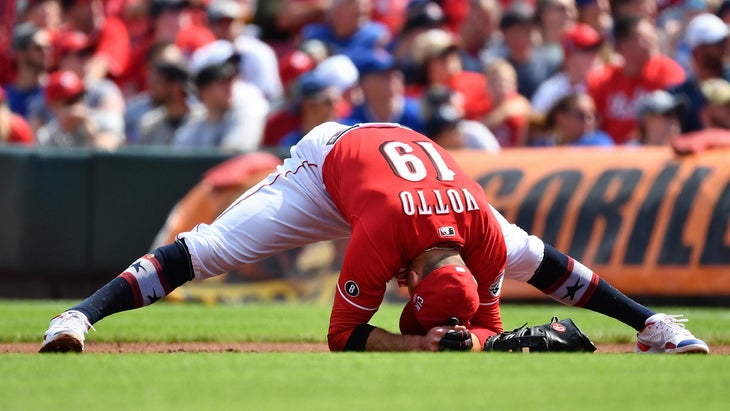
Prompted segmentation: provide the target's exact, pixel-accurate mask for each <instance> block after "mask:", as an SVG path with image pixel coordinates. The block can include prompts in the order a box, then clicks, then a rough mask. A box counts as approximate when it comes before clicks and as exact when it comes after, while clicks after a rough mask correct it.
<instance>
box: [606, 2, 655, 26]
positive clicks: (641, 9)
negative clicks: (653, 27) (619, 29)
mask: <svg viewBox="0 0 730 411" xmlns="http://www.w3.org/2000/svg"><path fill="white" fill-rule="evenodd" d="M609 4H610V8H611V14H613V18H614V19H616V18H617V17H620V16H626V15H632V14H637V15H640V16H644V18H646V19H647V20H649V21H650V22H652V23H654V22H655V20H656V15H657V11H658V8H659V6H658V4H657V1H656V0H610V1H609Z"/></svg>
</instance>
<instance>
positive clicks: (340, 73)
mask: <svg viewBox="0 0 730 411" xmlns="http://www.w3.org/2000/svg"><path fill="white" fill-rule="evenodd" d="M315 70H317V72H318V73H320V74H321V75H323V76H324V77H325V78H328V79H329V82H330V84H332V85H333V86H336V87H338V88H339V89H340V90H341V91H345V90H348V89H349V88H351V87H353V86H355V84H357V80H358V77H359V74H358V71H357V67H355V64H354V63H353V62H352V60H350V58H349V57H347V56H345V55H344V54H335V55H333V56H330V57H327V58H326V59H324V61H322V62H321V63H319V65H317V67H316V68H315Z"/></svg>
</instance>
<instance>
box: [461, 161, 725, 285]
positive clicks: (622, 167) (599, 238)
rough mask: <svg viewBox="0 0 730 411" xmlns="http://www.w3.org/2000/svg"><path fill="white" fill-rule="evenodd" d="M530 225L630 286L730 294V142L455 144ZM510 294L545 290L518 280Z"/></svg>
mask: <svg viewBox="0 0 730 411" xmlns="http://www.w3.org/2000/svg"><path fill="white" fill-rule="evenodd" d="M453 154H454V157H455V158H456V160H457V161H458V162H459V164H460V165H461V166H462V167H463V168H464V169H465V170H466V171H467V172H468V173H469V174H470V175H471V176H472V177H473V178H474V179H475V180H477V181H479V183H480V184H481V185H482V186H483V187H484V190H485V192H486V194H487V198H488V199H489V201H490V202H491V203H492V204H493V205H494V207H495V208H497V209H498V210H500V212H502V213H503V214H504V216H505V217H507V219H508V220H510V221H512V222H513V223H515V224H517V225H519V226H520V227H522V228H523V229H524V230H526V231H527V232H529V233H532V234H535V235H537V236H539V237H540V238H542V239H543V240H544V241H545V242H547V243H550V244H552V245H553V246H555V247H556V248H557V249H559V250H561V251H563V252H566V253H567V254H569V255H571V256H572V257H574V258H576V259H578V260H580V261H581V262H583V263H584V264H585V265H587V266H588V267H591V268H592V269H593V270H594V271H595V272H596V273H598V274H599V275H601V276H602V277H604V278H605V279H606V280H607V281H609V282H610V283H611V284H613V285H614V286H616V287H617V288H619V289H620V290H622V291H624V292H625V293H627V294H631V295H646V296H651V295H655V296H730V234H729V233H728V220H729V219H730V150H710V151H707V152H705V153H702V154H698V155H692V156H685V157H678V156H676V155H675V154H674V153H673V152H672V151H671V149H669V148H668V147H666V148H664V147H660V148H649V147H622V148H616V149H604V148H545V149H509V150H503V151H502V152H501V153H497V154H486V153H483V152H475V151H459V152H454V153H453ZM504 297H505V298H533V297H544V296H543V295H542V294H541V293H539V292H538V291H537V290H535V289H533V288H532V287H531V286H529V285H527V284H519V283H515V282H510V283H509V284H506V285H505V287H504Z"/></svg>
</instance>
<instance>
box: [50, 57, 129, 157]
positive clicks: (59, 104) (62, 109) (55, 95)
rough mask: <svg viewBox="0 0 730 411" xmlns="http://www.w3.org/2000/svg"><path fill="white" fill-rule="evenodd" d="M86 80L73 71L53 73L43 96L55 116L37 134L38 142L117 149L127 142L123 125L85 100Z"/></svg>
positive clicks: (61, 145)
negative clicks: (87, 103) (84, 81)
mask: <svg viewBox="0 0 730 411" xmlns="http://www.w3.org/2000/svg"><path fill="white" fill-rule="evenodd" d="M84 92H85V88H84V83H83V80H82V79H81V77H79V76H78V75H77V74H76V73H75V72H73V71H70V70H59V71H55V72H53V73H51V75H50V76H49V77H48V84H47V86H46V88H45V91H44V95H45V99H46V103H47V104H48V107H49V109H50V110H51V113H52V114H53V118H52V119H51V121H49V122H48V123H47V124H45V125H43V126H42V127H41V128H40V129H38V132H37V133H36V137H37V140H38V144H40V145H43V146H54V147H89V148H100V149H106V150H114V149H116V148H117V147H119V146H121V145H122V144H123V142H124V134H123V131H124V130H123V125H122V124H120V123H118V122H117V121H116V118H113V117H110V116H109V115H107V114H105V113H104V112H103V111H99V110H94V109H92V108H91V107H89V106H87V105H86V103H84Z"/></svg>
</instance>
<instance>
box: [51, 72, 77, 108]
mask: <svg viewBox="0 0 730 411" xmlns="http://www.w3.org/2000/svg"><path fill="white" fill-rule="evenodd" d="M83 92H84V82H83V81H82V80H81V78H80V77H79V76H78V75H77V74H76V73H74V72H73V71H70V70H58V71H54V72H53V73H51V75H50V76H48V84H47V85H46V92H45V96H46V102H48V103H50V102H52V101H58V100H63V101H67V100H70V99H72V98H74V97H78V96H79V95H80V94H82V93H83Z"/></svg>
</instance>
